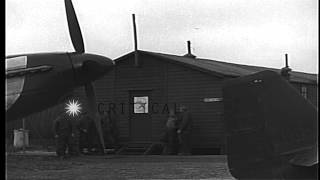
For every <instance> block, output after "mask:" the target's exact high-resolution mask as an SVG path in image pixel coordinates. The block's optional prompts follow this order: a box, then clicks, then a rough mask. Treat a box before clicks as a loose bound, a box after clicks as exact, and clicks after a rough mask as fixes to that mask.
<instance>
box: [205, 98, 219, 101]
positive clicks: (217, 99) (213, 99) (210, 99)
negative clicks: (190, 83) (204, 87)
mask: <svg viewBox="0 0 320 180" xmlns="http://www.w3.org/2000/svg"><path fill="white" fill-rule="evenodd" d="M219 101H222V98H204V99H203V102H219Z"/></svg>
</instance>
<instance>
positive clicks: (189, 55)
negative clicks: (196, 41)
mask: <svg viewBox="0 0 320 180" xmlns="http://www.w3.org/2000/svg"><path fill="white" fill-rule="evenodd" d="M187 46H188V47H187V48H188V53H187V54H185V55H184V56H185V57H190V58H194V59H195V58H196V56H195V55H193V54H191V42H190V41H187Z"/></svg>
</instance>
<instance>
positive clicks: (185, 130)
mask: <svg viewBox="0 0 320 180" xmlns="http://www.w3.org/2000/svg"><path fill="white" fill-rule="evenodd" d="M191 130H192V117H191V114H190V112H189V111H188V108H187V107H186V106H184V105H182V106H180V108H179V116H178V130H177V133H178V136H179V141H180V148H179V149H180V150H179V155H191V147H190V146H191Z"/></svg>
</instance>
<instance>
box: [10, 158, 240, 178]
mask: <svg viewBox="0 0 320 180" xmlns="http://www.w3.org/2000/svg"><path fill="white" fill-rule="evenodd" d="M6 176H7V179H8V180H11V179H35V180H37V179H39V180H40V179H41V180H42V179H50V180H53V179H80V180H81V179H234V178H233V177H232V176H231V174H230V173H229V171H228V167H227V163H226V156H222V155H210V156H160V155H146V156H142V155H135V156H133V155H103V156H93V155H87V156H80V157H70V158H68V159H65V160H60V159H58V158H57V157H55V155H54V154H53V153H51V154H50V153H47V154H45V155H43V154H42V155H39V154H37V153H35V154H32V153H29V154H28V153H27V154H19V153H7V154H6Z"/></svg>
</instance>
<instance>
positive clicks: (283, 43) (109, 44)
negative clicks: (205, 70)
mask: <svg viewBox="0 0 320 180" xmlns="http://www.w3.org/2000/svg"><path fill="white" fill-rule="evenodd" d="M73 5H74V8H75V11H76V13H77V16H78V20H79V23H80V26H81V31H82V35H83V38H84V44H85V50H86V52H88V53H96V54H100V55H104V56H107V57H109V58H112V59H115V58H117V57H120V56H122V55H124V54H127V53H129V52H131V51H133V47H134V45H133V26H132V14H133V13H135V14H136V23H137V31H138V48H139V49H141V50H146V51H153V52H162V53H168V54H175V55H184V54H186V51H187V48H186V41H187V40H190V41H191V44H192V53H193V54H195V55H196V56H197V57H199V58H206V59H213V60H219V61H225V62H232V63H240V64H248V65H257V66H266V67H274V68H282V67H283V66H284V54H285V53H288V54H289V66H290V67H291V68H292V69H293V70H295V71H303V72H309V73H317V72H318V57H319V56H318V0H108V1H107V0H90V1H88V0H76V1H75V0H73ZM56 51H62V52H66V51H68V52H72V51H74V50H73V46H72V44H71V40H70V37H69V33H68V27H67V21H66V15H65V7H64V1H63V0H28V1H25V0H6V55H12V54H20V53H34V52H56Z"/></svg>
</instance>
